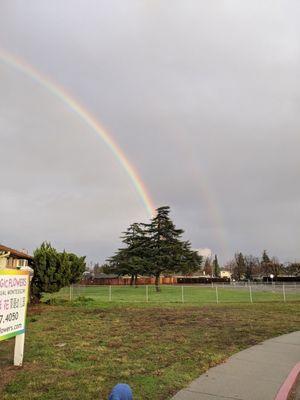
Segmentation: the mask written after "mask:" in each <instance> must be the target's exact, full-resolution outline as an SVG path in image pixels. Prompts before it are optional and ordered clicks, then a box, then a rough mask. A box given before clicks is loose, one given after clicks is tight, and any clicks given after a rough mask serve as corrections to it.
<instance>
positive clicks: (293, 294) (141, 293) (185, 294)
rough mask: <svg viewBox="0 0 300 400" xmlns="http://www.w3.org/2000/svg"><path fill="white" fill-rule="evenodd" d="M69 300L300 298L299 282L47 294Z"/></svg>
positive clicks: (88, 288)
mask: <svg viewBox="0 0 300 400" xmlns="http://www.w3.org/2000/svg"><path fill="white" fill-rule="evenodd" d="M45 298H46V299H49V298H50V299H51V298H56V299H64V300H69V301H77V300H79V301H80V300H86V299H91V300H93V301H95V302H99V303H101V302H130V303H132V302H146V303H149V302H153V303H158V302H161V303H203V304H205V303H217V304H219V303H259V302H288V301H300V284H299V283H298V284H297V283H290V282H289V283H284V284H282V283H281V284H279V283H277V282H276V283H253V282H251V283H250V282H249V283H248V282H246V283H244V282H242V283H234V284H214V283H213V284H212V285H161V286H160V291H158V292H157V291H156V287H155V286H153V285H141V286H137V287H134V286H121V285H120V286H118V285H116V286H104V285H72V286H70V287H66V288H63V289H61V290H60V292H58V293H54V294H52V295H51V296H45Z"/></svg>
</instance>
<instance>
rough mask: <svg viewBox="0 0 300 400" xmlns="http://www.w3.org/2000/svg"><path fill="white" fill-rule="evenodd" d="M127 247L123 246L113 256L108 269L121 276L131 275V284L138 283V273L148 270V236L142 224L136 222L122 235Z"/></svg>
mask: <svg viewBox="0 0 300 400" xmlns="http://www.w3.org/2000/svg"><path fill="white" fill-rule="evenodd" d="M121 238H122V241H123V243H124V244H125V245H126V247H125V248H121V249H119V250H118V251H117V253H116V254H115V255H114V256H113V257H111V258H110V259H109V260H108V262H109V267H108V270H109V271H110V272H113V273H115V274H117V275H119V276H121V275H130V276H131V280H130V284H131V285H132V284H133V282H135V285H137V277H138V275H143V274H144V273H145V271H146V270H147V267H148V264H147V257H146V253H147V236H146V234H145V231H144V228H143V225H142V224H138V223H134V224H132V225H130V227H129V228H128V229H127V230H126V232H124V233H123V236H121Z"/></svg>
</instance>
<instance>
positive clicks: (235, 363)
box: [172, 331, 300, 400]
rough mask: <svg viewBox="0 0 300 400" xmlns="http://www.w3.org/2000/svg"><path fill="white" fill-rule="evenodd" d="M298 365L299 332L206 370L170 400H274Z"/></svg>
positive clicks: (250, 349) (273, 340) (242, 353)
mask: <svg viewBox="0 0 300 400" xmlns="http://www.w3.org/2000/svg"><path fill="white" fill-rule="evenodd" d="M299 361H300V331H298V332H293V333H290V334H287V335H282V336H279V337H276V338H274V339H270V340H266V341H265V342H263V343H261V344H258V345H256V346H253V347H250V348H249V349H247V350H243V351H241V352H239V353H236V354H235V355H233V356H232V357H230V358H229V359H228V360H227V361H226V362H225V363H224V364H221V365H218V366H217V367H214V368H210V369H209V370H208V371H207V372H206V373H205V374H203V375H201V376H200V377H199V378H198V379H196V380H195V381H194V382H192V383H191V384H190V386H189V387H188V388H186V389H183V390H181V391H180V392H178V393H177V394H176V395H175V396H174V397H173V398H172V400H226V399H239V400H274V398H275V396H276V393H277V392H278V390H279V388H280V386H281V385H282V383H283V382H284V380H285V379H286V377H287V376H288V374H289V372H290V371H291V369H292V368H293V367H294V365H295V364H296V363H297V362H299Z"/></svg>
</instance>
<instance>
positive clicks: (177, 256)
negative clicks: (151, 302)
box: [144, 206, 202, 291]
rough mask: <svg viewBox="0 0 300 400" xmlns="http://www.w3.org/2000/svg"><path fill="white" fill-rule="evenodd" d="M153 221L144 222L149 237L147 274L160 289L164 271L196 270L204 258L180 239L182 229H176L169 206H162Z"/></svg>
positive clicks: (146, 254)
mask: <svg viewBox="0 0 300 400" xmlns="http://www.w3.org/2000/svg"><path fill="white" fill-rule="evenodd" d="M156 211H157V213H156V216H155V217H154V218H152V220H151V223H150V224H145V225H144V226H145V231H146V237H147V252H146V253H145V256H146V257H147V259H148V261H149V262H148V265H149V269H148V273H149V274H151V275H153V276H154V277H155V286H156V290H157V291H159V290H160V289H159V278H160V275H161V274H162V273H168V274H172V273H173V274H174V273H176V272H180V271H184V272H185V273H187V271H189V272H193V271H197V269H199V268H200V266H201V263H202V257H201V256H200V255H199V254H198V253H197V252H196V251H192V250H191V244H190V243H189V242H188V241H183V240H182V239H181V237H182V234H183V230H182V229H177V228H176V227H175V225H174V223H173V221H172V220H171V219H170V217H169V213H170V207H168V206H164V207H159V208H158V209H157V210H156Z"/></svg>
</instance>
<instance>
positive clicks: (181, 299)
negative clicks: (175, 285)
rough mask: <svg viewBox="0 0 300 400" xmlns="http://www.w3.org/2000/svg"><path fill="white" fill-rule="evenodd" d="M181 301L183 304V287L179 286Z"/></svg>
mask: <svg viewBox="0 0 300 400" xmlns="http://www.w3.org/2000/svg"><path fill="white" fill-rule="evenodd" d="M181 301H182V303H184V293H183V286H181Z"/></svg>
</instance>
